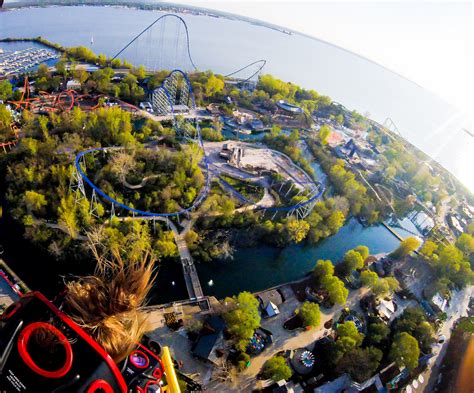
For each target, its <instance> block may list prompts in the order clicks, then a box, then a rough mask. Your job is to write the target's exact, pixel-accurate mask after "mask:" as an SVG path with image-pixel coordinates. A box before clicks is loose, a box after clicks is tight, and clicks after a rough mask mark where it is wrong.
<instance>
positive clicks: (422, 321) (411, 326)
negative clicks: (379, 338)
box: [393, 307, 435, 353]
mask: <svg viewBox="0 0 474 393" xmlns="http://www.w3.org/2000/svg"><path fill="white" fill-rule="evenodd" d="M393 331H394V332H396V333H402V332H405V333H409V334H410V335H412V336H413V337H415V338H416V339H417V340H418V343H419V345H420V347H421V349H422V350H423V352H425V353H428V352H430V351H431V345H432V344H433V343H434V341H435V339H434V329H433V327H432V326H431V324H430V323H429V322H428V321H427V319H426V315H425V313H424V312H423V310H422V309H421V308H419V307H407V308H406V309H405V311H404V312H403V314H402V315H401V316H400V317H399V318H397V319H396V320H395V322H394V324H393Z"/></svg>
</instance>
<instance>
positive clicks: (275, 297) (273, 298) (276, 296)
mask: <svg viewBox="0 0 474 393" xmlns="http://www.w3.org/2000/svg"><path fill="white" fill-rule="evenodd" d="M257 299H258V300H260V304H261V306H262V308H266V307H267V305H268V303H270V302H272V303H273V304H274V305H275V306H279V305H280V304H282V303H283V302H284V299H283V296H282V295H281V293H280V291H278V290H277V289H270V290H268V291H265V292H261V293H260V294H259V295H258V296H257Z"/></svg>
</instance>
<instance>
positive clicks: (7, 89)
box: [0, 79, 13, 101]
mask: <svg viewBox="0 0 474 393" xmlns="http://www.w3.org/2000/svg"><path fill="white" fill-rule="evenodd" d="M12 94H13V88H12V85H11V83H10V81H9V80H8V79H4V80H1V81H0V101H6V100H8V99H9V98H10V97H11V96H12Z"/></svg>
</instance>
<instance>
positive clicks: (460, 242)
mask: <svg viewBox="0 0 474 393" xmlns="http://www.w3.org/2000/svg"><path fill="white" fill-rule="evenodd" d="M456 247H457V248H458V249H460V250H461V251H462V252H463V253H464V255H466V256H469V255H470V254H472V253H473V252H474V236H472V235H470V234H468V233H463V234H461V236H459V237H458V239H457V240H456Z"/></svg>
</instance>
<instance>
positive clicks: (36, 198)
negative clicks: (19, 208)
mask: <svg viewBox="0 0 474 393" xmlns="http://www.w3.org/2000/svg"><path fill="white" fill-rule="evenodd" d="M23 200H24V202H25V205H26V208H27V210H28V211H33V212H35V213H39V212H40V211H41V210H42V208H43V207H45V206H46V205H47V204H48V203H47V202H46V198H45V196H44V195H43V194H40V193H38V192H36V191H26V192H25V196H24V197H23Z"/></svg>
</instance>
